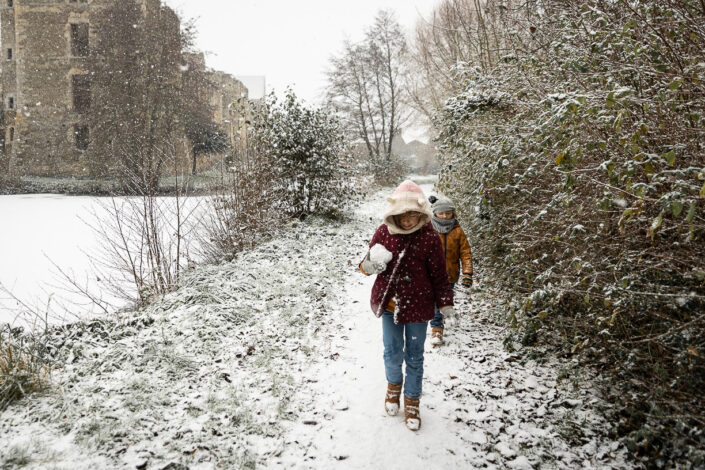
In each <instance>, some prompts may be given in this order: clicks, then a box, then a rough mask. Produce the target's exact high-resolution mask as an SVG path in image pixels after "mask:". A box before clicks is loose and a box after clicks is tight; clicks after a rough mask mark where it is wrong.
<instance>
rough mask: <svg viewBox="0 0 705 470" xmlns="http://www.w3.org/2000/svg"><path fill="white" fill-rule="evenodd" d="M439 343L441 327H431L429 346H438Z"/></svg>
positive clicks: (441, 332)
mask: <svg viewBox="0 0 705 470" xmlns="http://www.w3.org/2000/svg"><path fill="white" fill-rule="evenodd" d="M441 344H443V328H441V327H438V326H434V327H431V346H440V345H441Z"/></svg>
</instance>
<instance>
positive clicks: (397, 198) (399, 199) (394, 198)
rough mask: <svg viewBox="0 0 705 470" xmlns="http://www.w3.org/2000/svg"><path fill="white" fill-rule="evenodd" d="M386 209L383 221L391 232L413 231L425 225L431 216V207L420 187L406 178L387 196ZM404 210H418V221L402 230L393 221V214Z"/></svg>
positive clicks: (401, 212) (403, 232)
mask: <svg viewBox="0 0 705 470" xmlns="http://www.w3.org/2000/svg"><path fill="white" fill-rule="evenodd" d="M387 203H388V204H387V210H386V211H385V212H384V223H385V224H386V225H387V228H388V229H389V233H391V234H407V233H412V232H415V231H416V230H418V229H420V228H421V227H423V226H424V225H426V224H427V223H428V222H429V221H430V220H431V217H433V214H431V209H430V206H429V203H428V200H427V199H426V196H425V195H424V193H423V190H422V189H421V187H420V186H419V185H418V184H416V183H414V182H413V181H411V180H406V181H404V182H403V183H402V184H400V185H399V186H398V187H397V189H395V190H394V194H392V195H391V196H389V197H388V198H387ZM405 212H420V213H421V217H420V218H419V223H418V224H416V226H414V227H413V228H411V229H409V230H403V229H402V228H401V227H399V226H398V225H397V224H396V222H395V221H394V216H395V215H399V214H403V213H405Z"/></svg>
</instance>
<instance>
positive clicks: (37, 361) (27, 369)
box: [0, 327, 50, 411]
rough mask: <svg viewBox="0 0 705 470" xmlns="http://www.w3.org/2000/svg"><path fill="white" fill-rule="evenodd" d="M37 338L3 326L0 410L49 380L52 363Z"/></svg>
mask: <svg viewBox="0 0 705 470" xmlns="http://www.w3.org/2000/svg"><path fill="white" fill-rule="evenodd" d="M43 351H44V348H43V347H42V345H41V344H39V343H38V342H37V341H36V340H35V339H33V338H31V337H25V336H23V335H21V334H14V333H13V331H11V330H10V328H9V327H3V328H2V329H0V411H2V410H4V409H5V408H7V407H8V406H10V404H12V403H14V402H16V401H17V400H20V399H22V398H24V397H25V396H27V395H30V394H32V393H35V392H39V391H41V390H43V389H45V388H46V387H47V386H48V384H49V373H50V367H49V363H48V360H47V359H46V357H45V356H44V353H43Z"/></svg>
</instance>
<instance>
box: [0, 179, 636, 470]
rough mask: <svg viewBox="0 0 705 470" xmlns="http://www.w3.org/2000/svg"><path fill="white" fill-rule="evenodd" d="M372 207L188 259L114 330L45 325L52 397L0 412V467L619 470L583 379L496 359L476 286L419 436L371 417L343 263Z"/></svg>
mask: <svg viewBox="0 0 705 470" xmlns="http://www.w3.org/2000/svg"><path fill="white" fill-rule="evenodd" d="M425 189H429V188H428V187H426V188H425ZM383 201H384V198H383V197H382V195H377V196H376V197H374V198H372V199H371V200H370V202H368V203H365V204H363V205H362V206H361V207H360V208H359V209H358V210H357V212H356V213H355V216H354V217H353V218H352V219H351V220H349V221H347V222H345V223H331V222H327V221H322V220H320V219H310V220H307V221H306V222H304V223H296V224H294V225H293V226H292V227H291V230H289V231H288V232H286V233H285V234H283V235H282V236H281V237H279V238H277V239H275V240H272V241H270V242H268V243H265V244H263V245H261V246H259V247H257V248H255V249H253V250H252V251H250V252H247V253H243V254H241V255H240V256H238V257H237V258H236V259H235V260H234V261H233V262H231V263H224V264H222V265H218V266H204V267H200V268H198V269H196V270H194V271H192V272H190V273H189V274H188V275H187V276H186V278H185V280H184V285H183V287H182V288H181V289H179V290H178V291H177V292H174V293H172V294H169V295H167V296H165V297H164V298H162V299H160V300H158V301H157V302H155V303H154V304H152V305H150V306H148V307H147V308H145V309H144V310H143V311H141V312H138V313H137V314H136V315H135V317H134V319H131V320H127V321H126V322H125V323H121V324H116V323H110V322H104V321H95V322H92V323H89V324H76V325H71V326H67V327H65V328H64V329H63V330H60V331H57V334H56V335H55V337H54V340H53V342H54V345H55V346H56V347H60V349H59V353H58V357H59V359H60V360H61V361H64V362H65V365H64V366H63V367H61V368H60V369H58V370H57V371H56V372H55V374H54V377H53V380H54V388H53V389H52V390H50V391H49V393H47V394H45V395H43V396H40V397H33V398H32V399H30V400H27V401H25V402H24V403H21V404H17V405H15V406H12V407H11V408H9V409H8V410H6V411H4V412H3V413H2V414H0V468H15V467H22V468H56V469H92V468H138V469H143V468H148V469H160V470H166V469H172V470H173V469H184V468H189V469H210V468H316V469H330V468H340V469H348V468H353V469H354V468H365V469H368V468H372V469H375V468H387V469H395V468H404V469H405V470H406V469H417V468H418V469H420V468H463V469H466V468H532V467H534V468H536V467H538V466H540V467H541V468H566V467H584V468H627V467H629V465H628V463H626V462H624V460H623V458H624V451H623V450H622V449H621V448H618V446H617V444H616V443H613V442H611V441H609V440H608V439H606V438H605V437H604V429H605V423H604V422H603V421H602V419H601V418H600V415H599V414H598V413H597V412H596V411H597V410H598V409H599V407H600V406H603V405H604V404H602V403H601V402H600V401H599V400H598V399H597V398H596V395H595V394H594V393H593V392H592V391H591V390H590V388H589V380H587V379H586V380H583V381H582V382H580V381H578V380H577V379H578V378H579V376H578V374H577V373H576V371H577V370H578V369H576V366H575V365H574V364H572V363H564V364H562V363H560V362H558V361H556V360H555V359H551V358H550V357H549V358H546V359H545V360H544V359H543V358H542V356H543V353H542V352H541V351H539V350H534V349H528V350H526V351H520V352H518V353H514V354H509V353H507V352H506V351H505V350H504V348H503V345H502V339H503V338H504V332H503V331H502V330H501V329H500V328H498V327H497V326H494V325H493V324H492V322H491V321H489V313H490V312H491V311H492V310H493V309H496V308H498V306H496V305H494V303H495V302H496V301H495V299H493V297H492V296H491V295H490V294H489V293H487V292H483V291H482V289H480V291H479V292H477V293H475V294H473V300H472V302H470V301H469V299H467V298H464V294H462V293H461V294H460V295H459V300H460V301H459V307H460V309H461V310H462V311H463V312H464V313H467V314H469V315H468V316H466V317H465V318H464V319H463V320H462V321H461V322H460V324H459V325H457V326H455V327H452V328H449V333H448V344H447V345H445V346H443V347H441V348H438V349H433V350H430V348H429V351H428V352H427V355H426V362H425V369H426V373H425V379H424V394H423V396H422V399H421V416H422V419H423V425H422V429H421V430H420V431H419V432H418V433H413V432H411V431H408V430H407V429H406V428H405V427H404V424H403V420H402V418H401V416H398V417H387V416H386V415H385V414H384V411H383V406H382V402H383V395H384V389H385V386H386V383H385V379H384V372H383V364H382V358H381V355H382V342H381V324H380V321H379V320H378V319H376V318H374V316H373V315H372V313H371V312H370V310H369V307H368V296H369V291H370V290H369V289H370V285H371V282H372V278H366V277H364V276H362V275H361V274H360V273H359V271H358V270H357V262H358V261H359V258H360V256H361V255H362V253H363V252H364V249H365V247H366V239H368V238H369V237H371V236H372V233H373V231H374V229H375V228H376V226H377V224H378V220H379V214H380V213H381V211H382V206H381V205H382V204H383ZM532 357H533V359H532ZM559 377H561V378H562V380H558V378H559ZM573 382H575V383H577V384H578V385H579V386H578V387H577V388H576V387H573Z"/></svg>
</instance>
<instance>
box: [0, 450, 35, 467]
mask: <svg viewBox="0 0 705 470" xmlns="http://www.w3.org/2000/svg"><path fill="white" fill-rule="evenodd" d="M31 461H32V458H31V456H30V451H29V446H27V445H23V446H18V445H14V446H9V447H7V448H6V449H3V450H0V468H20V467H24V466H27V465H29V464H30V463H31Z"/></svg>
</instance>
